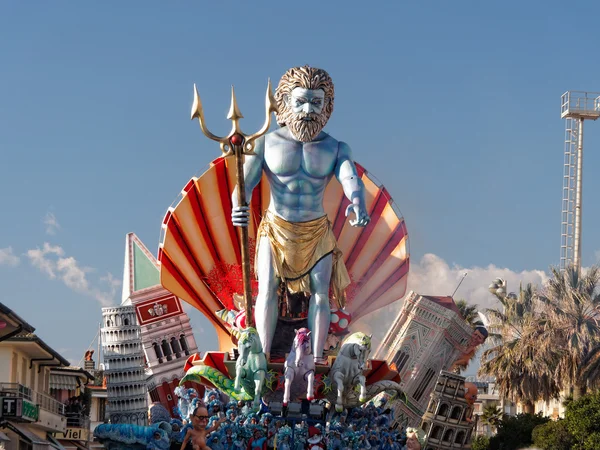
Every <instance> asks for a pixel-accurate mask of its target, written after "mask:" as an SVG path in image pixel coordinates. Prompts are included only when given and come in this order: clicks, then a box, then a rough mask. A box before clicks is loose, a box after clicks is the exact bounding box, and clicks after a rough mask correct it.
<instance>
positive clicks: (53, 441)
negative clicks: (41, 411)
mask: <svg viewBox="0 0 600 450" xmlns="http://www.w3.org/2000/svg"><path fill="white" fill-rule="evenodd" d="M46 437H47V438H48V441H49V442H50V446H51V447H54V448H55V449H56V450H67V449H66V448H64V447H63V446H62V444H61V443H60V442H58V441H57V440H56V439H54V436H52V435H51V434H47V435H46Z"/></svg>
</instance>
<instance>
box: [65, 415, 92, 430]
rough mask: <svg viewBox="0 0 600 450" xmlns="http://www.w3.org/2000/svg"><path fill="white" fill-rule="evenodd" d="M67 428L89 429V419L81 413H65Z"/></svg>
mask: <svg viewBox="0 0 600 450" xmlns="http://www.w3.org/2000/svg"><path fill="white" fill-rule="evenodd" d="M67 427H69V428H85V429H89V428H90V418H89V417H88V416H86V415H84V414H82V413H69V412H68V413H67Z"/></svg>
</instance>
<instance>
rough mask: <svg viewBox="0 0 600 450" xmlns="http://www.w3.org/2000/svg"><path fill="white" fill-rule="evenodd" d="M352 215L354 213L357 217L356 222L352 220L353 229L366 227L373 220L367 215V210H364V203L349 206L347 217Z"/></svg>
mask: <svg viewBox="0 0 600 450" xmlns="http://www.w3.org/2000/svg"><path fill="white" fill-rule="evenodd" d="M350 213H354V215H355V216H356V219H355V220H352V219H351V220H350V225H352V226H353V227H366V226H367V224H368V223H369V222H370V221H371V218H370V217H369V215H368V214H367V210H366V209H365V208H364V206H363V204H362V203H351V204H349V205H348V207H347V208H346V217H348V215H349V214H350Z"/></svg>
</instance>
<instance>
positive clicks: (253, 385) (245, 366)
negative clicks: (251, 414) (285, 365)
mask: <svg viewBox="0 0 600 450" xmlns="http://www.w3.org/2000/svg"><path fill="white" fill-rule="evenodd" d="M238 351H239V356H238V359H237V361H236V363H235V369H236V375H235V384H234V389H235V390H236V391H240V388H244V391H245V392H246V393H248V394H250V395H253V397H254V403H253V407H254V409H255V410H257V409H258V408H259V407H260V399H261V394H262V390H263V387H264V384H265V377H266V375H267V358H266V357H265V354H264V353H263V350H262V345H261V343H260V338H259V337H258V333H257V332H256V329H254V328H246V329H244V330H242V332H241V335H240V339H239V341H238Z"/></svg>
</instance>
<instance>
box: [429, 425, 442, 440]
mask: <svg viewBox="0 0 600 450" xmlns="http://www.w3.org/2000/svg"><path fill="white" fill-rule="evenodd" d="M442 431H443V429H442V427H441V426H439V425H436V426H435V427H433V431H432V432H431V438H432V439H440V438H441V437H442Z"/></svg>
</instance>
